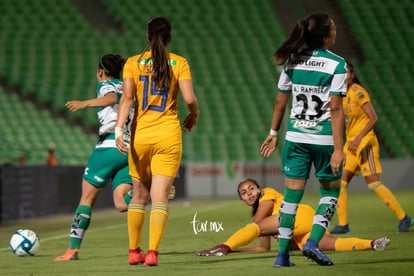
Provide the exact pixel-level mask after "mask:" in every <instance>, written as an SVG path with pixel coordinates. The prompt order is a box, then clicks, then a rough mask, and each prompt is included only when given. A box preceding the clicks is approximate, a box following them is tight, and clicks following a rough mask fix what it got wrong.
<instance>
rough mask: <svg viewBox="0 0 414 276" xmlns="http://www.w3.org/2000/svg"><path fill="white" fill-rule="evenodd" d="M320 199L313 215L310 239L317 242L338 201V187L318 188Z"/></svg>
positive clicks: (324, 230) (327, 224)
mask: <svg viewBox="0 0 414 276" xmlns="http://www.w3.org/2000/svg"><path fill="white" fill-rule="evenodd" d="M319 193H320V199H319V205H318V207H317V208H316V211H315V216H314V217H313V225H312V230H311V234H310V237H309V238H310V239H312V240H314V241H316V242H317V243H319V241H320V240H321V239H322V237H323V236H324V235H325V232H326V229H327V228H328V227H329V224H330V223H331V220H332V217H333V216H334V214H335V209H336V205H337V203H338V194H339V188H330V189H325V188H323V187H321V188H320V189H319Z"/></svg>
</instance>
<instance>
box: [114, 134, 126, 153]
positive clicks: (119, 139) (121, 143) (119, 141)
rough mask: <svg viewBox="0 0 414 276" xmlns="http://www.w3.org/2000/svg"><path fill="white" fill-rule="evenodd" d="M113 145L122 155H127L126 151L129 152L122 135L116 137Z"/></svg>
mask: <svg viewBox="0 0 414 276" xmlns="http://www.w3.org/2000/svg"><path fill="white" fill-rule="evenodd" d="M115 144H116V147H117V148H118V150H119V151H120V152H121V153H122V154H126V153H128V150H129V144H127V143H125V141H124V136H123V135H121V136H118V137H117V138H116V139H115Z"/></svg>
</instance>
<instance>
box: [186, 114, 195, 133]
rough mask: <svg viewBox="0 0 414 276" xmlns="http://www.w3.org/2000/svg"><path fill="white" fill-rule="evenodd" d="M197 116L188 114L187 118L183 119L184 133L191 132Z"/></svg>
mask: <svg viewBox="0 0 414 276" xmlns="http://www.w3.org/2000/svg"><path fill="white" fill-rule="evenodd" d="M197 120H198V115H196V114H192V113H190V114H188V115H187V117H185V119H184V123H183V127H184V130H185V131H191V130H192V129H193V128H194V127H195V125H196V124H197Z"/></svg>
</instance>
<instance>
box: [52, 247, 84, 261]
mask: <svg viewBox="0 0 414 276" xmlns="http://www.w3.org/2000/svg"><path fill="white" fill-rule="evenodd" d="M78 252H79V249H67V250H66V252H65V254H63V255H62V256H59V257H56V258H55V261H75V260H79V256H78Z"/></svg>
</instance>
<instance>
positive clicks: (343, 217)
mask: <svg viewBox="0 0 414 276" xmlns="http://www.w3.org/2000/svg"><path fill="white" fill-rule="evenodd" d="M336 212H337V214H338V225H341V226H344V225H347V224H348V182H346V181H344V180H342V181H341V191H340V192H339V197H338V207H337V208H336Z"/></svg>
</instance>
